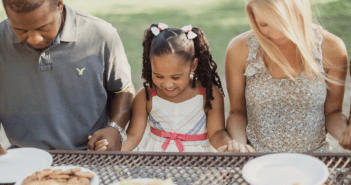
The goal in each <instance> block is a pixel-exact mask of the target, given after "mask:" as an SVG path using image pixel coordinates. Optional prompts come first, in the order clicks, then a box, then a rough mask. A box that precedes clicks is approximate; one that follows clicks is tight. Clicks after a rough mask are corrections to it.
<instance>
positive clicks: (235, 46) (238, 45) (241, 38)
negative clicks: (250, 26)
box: [227, 30, 253, 53]
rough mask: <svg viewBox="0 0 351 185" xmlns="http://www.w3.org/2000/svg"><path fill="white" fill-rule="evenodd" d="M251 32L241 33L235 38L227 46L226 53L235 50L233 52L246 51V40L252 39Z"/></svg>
mask: <svg viewBox="0 0 351 185" xmlns="http://www.w3.org/2000/svg"><path fill="white" fill-rule="evenodd" d="M252 35H253V32H252V30H249V31H246V32H244V33H241V34H240V35H237V36H235V37H234V38H233V39H232V40H231V41H230V42H229V44H228V47H227V51H228V50H230V51H232V50H235V52H238V53H240V52H242V51H248V45H247V42H248V40H249V39H250V38H251V37H252Z"/></svg>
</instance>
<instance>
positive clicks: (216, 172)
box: [49, 150, 351, 185]
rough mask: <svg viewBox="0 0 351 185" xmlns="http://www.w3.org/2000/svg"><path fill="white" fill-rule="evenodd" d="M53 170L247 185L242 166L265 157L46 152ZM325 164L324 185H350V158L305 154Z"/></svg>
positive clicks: (104, 178) (103, 179)
mask: <svg viewBox="0 0 351 185" xmlns="http://www.w3.org/2000/svg"><path fill="white" fill-rule="evenodd" d="M49 152H50V154H51V155H52V156H53V159H54V161H53V166H61V165H77V166H81V167H84V168H88V169H90V170H92V171H94V172H95V173H96V174H98V175H99V176H100V184H111V183H113V182H115V181H116V180H122V179H126V178H160V179H166V178H172V179H173V182H175V183H176V184H179V185H183V184H184V185H186V184H199V185H200V184H233V185H235V184H238V185H239V184H240V185H244V184H248V183H247V182H246V181H245V180H244V179H243V177H242V173H241V170H242V168H243V166H244V164H245V163H246V162H248V161H249V160H251V159H254V158H256V157H259V156H262V155H265V154H262V153H257V154H238V153H235V154H233V153H232V154H230V153H160V152H157V153H155V152H150V153H145V152H143V153H141V152H95V151H89V152H88V151H59V150H56V151H49ZM308 155H311V156H314V157H316V158H318V159H319V160H321V161H322V162H323V163H325V164H326V165H327V167H328V170H329V178H328V181H327V182H326V184H340V185H341V184H344V185H348V184H351V175H349V169H351V162H350V157H351V155H350V154H345V153H343V154H339V153H321V154H314V153H313V154H308Z"/></svg>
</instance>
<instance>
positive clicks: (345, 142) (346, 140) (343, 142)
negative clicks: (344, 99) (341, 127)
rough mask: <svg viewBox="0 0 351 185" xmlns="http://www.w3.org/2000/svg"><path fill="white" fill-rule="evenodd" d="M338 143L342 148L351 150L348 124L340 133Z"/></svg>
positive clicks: (350, 135)
mask: <svg viewBox="0 0 351 185" xmlns="http://www.w3.org/2000/svg"><path fill="white" fill-rule="evenodd" d="M339 144H340V146H341V147H343V148H344V149H346V150H351V126H350V125H349V126H348V127H347V128H346V130H345V131H344V132H342V135H341V137H340V140H339Z"/></svg>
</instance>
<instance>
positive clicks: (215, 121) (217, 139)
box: [204, 85, 231, 150]
mask: <svg viewBox="0 0 351 185" xmlns="http://www.w3.org/2000/svg"><path fill="white" fill-rule="evenodd" d="M212 90H213V97H214V100H210V101H211V105H212V109H208V111H207V124H206V126H207V133H208V138H209V140H210V142H211V145H212V146H213V147H214V148H215V149H216V150H218V148H219V147H221V146H223V145H227V144H228V142H229V141H230V140H231V138H230V136H229V134H228V132H227V131H226V130H225V121H224V100H223V95H222V93H221V92H220V90H219V89H218V87H217V86H215V85H213V87H212ZM204 97H206V94H204ZM204 99H205V98H204Z"/></svg>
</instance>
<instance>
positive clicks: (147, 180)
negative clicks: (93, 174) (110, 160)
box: [113, 178, 156, 185]
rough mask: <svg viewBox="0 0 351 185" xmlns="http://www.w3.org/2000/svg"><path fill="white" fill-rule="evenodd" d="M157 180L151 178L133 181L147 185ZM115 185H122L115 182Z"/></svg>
mask: <svg viewBox="0 0 351 185" xmlns="http://www.w3.org/2000/svg"><path fill="white" fill-rule="evenodd" d="M154 180H156V179H151V178H138V179H132V181H133V182H141V183H143V185H146V184H147V183H149V182H152V181H154ZM113 185H120V183H119V182H114V183H113Z"/></svg>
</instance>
